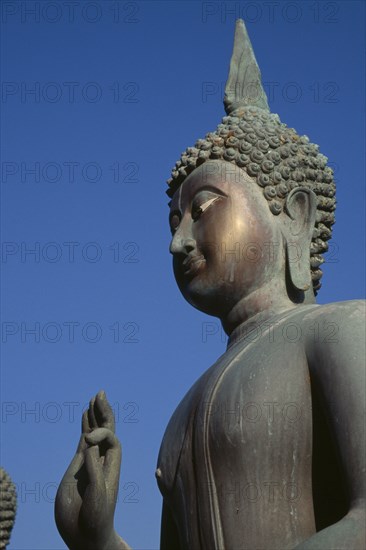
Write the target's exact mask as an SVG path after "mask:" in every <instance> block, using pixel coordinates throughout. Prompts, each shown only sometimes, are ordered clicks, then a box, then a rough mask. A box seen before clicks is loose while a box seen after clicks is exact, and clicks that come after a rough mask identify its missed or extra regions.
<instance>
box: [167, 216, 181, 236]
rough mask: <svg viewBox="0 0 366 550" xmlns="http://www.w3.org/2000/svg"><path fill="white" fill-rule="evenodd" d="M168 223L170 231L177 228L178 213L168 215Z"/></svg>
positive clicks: (174, 230) (178, 221) (173, 231)
mask: <svg viewBox="0 0 366 550" xmlns="http://www.w3.org/2000/svg"><path fill="white" fill-rule="evenodd" d="M169 224H170V230H171V232H172V233H175V232H176V230H177V229H178V225H179V224H180V216H178V214H173V215H172V216H171V217H170V220H169Z"/></svg>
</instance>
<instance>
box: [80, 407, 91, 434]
mask: <svg viewBox="0 0 366 550" xmlns="http://www.w3.org/2000/svg"><path fill="white" fill-rule="evenodd" d="M90 431H91V429H90V426H89V418H88V411H87V410H86V411H84V412H83V416H82V417H81V433H83V434H87V433H89V432H90Z"/></svg>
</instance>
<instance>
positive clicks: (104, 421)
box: [94, 390, 115, 432]
mask: <svg viewBox="0 0 366 550" xmlns="http://www.w3.org/2000/svg"><path fill="white" fill-rule="evenodd" d="M94 414H95V417H96V420H97V422H98V425H99V426H100V427H101V428H107V429H108V430H111V431H112V432H114V429H115V423H114V414H113V410H112V407H111V406H110V404H109V402H108V399H107V396H106V394H105V392H104V391H103V390H102V391H100V392H99V393H98V394H97V395H96V398H95V405H94Z"/></svg>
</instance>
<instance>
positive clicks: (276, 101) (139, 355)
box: [0, 0, 365, 550]
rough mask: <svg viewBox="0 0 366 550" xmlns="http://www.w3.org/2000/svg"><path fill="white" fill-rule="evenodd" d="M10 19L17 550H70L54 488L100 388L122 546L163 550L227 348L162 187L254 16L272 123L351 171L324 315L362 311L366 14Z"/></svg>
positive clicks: (8, 262)
mask: <svg viewBox="0 0 366 550" xmlns="http://www.w3.org/2000/svg"><path fill="white" fill-rule="evenodd" d="M66 4H67V3H66ZM37 6H38V8H39V10H40V12H39V14H38V13H37V11H36V13H35V14H34V13H33V14H32V13H31V10H32V9H36V10H37V9H38V8H37ZM2 10H3V12H2V103H1V107H2V138H3V139H2V182H1V185H2V239H1V240H2V243H3V249H2V252H3V255H2V275H3V277H2V299H3V302H2V331H3V344H2V371H1V392H2V393H1V399H2V417H1V424H0V426H1V436H2V450H1V464H2V465H3V466H4V467H5V468H6V469H7V470H8V471H9V473H10V474H11V476H12V478H13V479H14V481H15V482H16V484H17V487H18V493H19V508H18V514H17V520H16V525H15V529H14V532H13V536H12V542H11V545H10V548H11V549H13V550H15V549H16V550H34V549H37V550H38V549H39V550H41V549H43V550H45V549H48V550H49V549H52V550H54V549H61V548H64V544H63V541H62V540H61V538H60V537H59V535H58V533H57V530H56V527H55V524H54V520H53V499H54V495H55V488H56V486H57V484H58V483H59V481H60V479H61V477H62V475H63V472H64V471H65V468H66V466H67V465H68V463H69V461H70V459H71V457H72V455H73V453H74V451H75V448H76V444H77V441H78V438H79V429H80V422H79V420H80V416H81V412H82V409H83V407H84V405H85V404H86V403H87V402H88V400H89V398H90V397H91V396H92V395H94V394H95V393H96V392H97V391H98V390H99V389H101V388H104V389H105V390H106V393H107V395H108V397H109V399H110V401H111V403H112V404H114V408H115V410H116V413H117V432H118V436H119V437H120V439H121V441H122V445H123V466H122V477H121V489H120V497H119V503H118V508H117V513H116V527H117V529H118V531H119V532H120V533H121V534H122V535H123V537H124V538H125V539H126V540H127V541H128V542H129V544H130V545H131V546H132V547H133V548H134V549H149V550H150V549H153V548H154V549H155V548H158V546H159V530H160V508H161V498H160V494H159V491H158V489H157V486H156V484H155V478H154V471H155V464H156V458H157V454H158V450H159V445H160V441H161V438H162V435H163V432H164V429H165V426H166V424H167V422H168V420H169V418H170V416H171V414H172V412H173V410H174V408H175V407H176V405H177V404H178V402H179V401H180V399H181V398H182V397H183V395H184V393H185V392H186V391H187V390H188V389H189V387H190V386H191V384H192V383H193V382H194V381H195V380H196V378H197V377H198V376H199V375H200V374H201V373H202V372H203V371H204V370H205V369H206V368H208V367H209V366H210V365H211V364H212V363H213V362H214V360H215V359H216V358H217V357H218V356H219V355H220V354H221V353H222V352H223V351H224V349H225V338H224V337H223V336H222V334H221V332H220V326H219V322H218V321H217V320H216V319H213V318H209V317H206V316H205V315H203V314H201V313H200V312H198V311H196V310H194V309H193V308H191V307H190V306H189V305H188V304H186V303H185V302H184V300H183V298H182V297H181V296H180V294H179V291H178V289H177V288H176V286H175V282H174V278H173V274H172V269H171V258H170V256H169V254H168V244H169V230H168V224H167V213H168V209H167V206H166V203H167V198H166V196H165V188H166V186H165V180H166V179H167V178H168V177H169V175H170V170H171V167H172V166H173V164H174V163H175V161H176V160H177V158H178V157H179V155H180V153H181V151H183V150H184V149H185V148H186V147H187V146H191V145H193V144H194V142H195V141H196V139H198V138H200V137H203V136H204V135H205V133H206V132H208V131H210V130H213V129H214V128H215V127H216V125H217V124H218V123H219V122H220V119H221V117H222V116H223V114H224V110H223V105H222V94H223V92H222V89H221V88H222V85H223V84H224V83H225V81H226V78H227V72H228V65H229V60H230V55H231V51H232V43H233V32H234V22H235V19H236V17H238V16H242V17H244V19H246V20H247V27H248V31H249V34H250V36H251V39H252V42H253V46H254V49H255V52H256V56H257V60H258V63H259V65H260V67H261V70H262V76H263V80H264V82H265V83H266V86H267V90H269V89H270V90H271V91H272V98H270V104H271V108H272V111H274V112H277V113H279V115H280V117H281V119H282V121H283V122H286V123H287V124H288V125H289V126H292V127H294V128H296V130H297V131H298V132H299V133H302V134H307V135H308V136H309V137H310V139H311V140H312V141H313V142H315V143H318V144H319V145H320V147H321V151H322V152H323V153H324V154H325V155H326V156H328V157H329V159H330V161H331V163H332V165H333V167H334V168H335V171H336V177H337V184H338V191H337V197H338V208H337V223H336V225H335V230H334V238H333V241H332V243H333V244H332V247H331V254H330V260H331V261H330V262H329V263H328V265H327V264H326V265H325V267H324V278H323V288H322V290H321V291H320V293H319V300H318V301H319V302H320V303H325V302H331V301H337V300H347V299H351V298H360V297H363V296H364V291H365V288H364V280H365V270H364V221H365V200H364V181H365V177H364V176H365V166H364V162H365V157H364V151H365V128H364V120H365V79H364V63H365V59H364V57H365V54H364V51H365V43H364V42H365V38H364V37H365V23H364V21H365V5H364V3H363V2H357V1H349V0H347V1H340V2H316V1H315V2H280V1H278V2H276V3H273V7H272V8H271V9H270V7H269V5H268V3H267V2H250V3H244V2H216V3H215V2H202V3H201V2H195V1H191V2H179V1H172V2H168V1H166V2H161V1H146V2H144V1H143V2H134V1H132V2H119V1H113V2H110V1H109V0H104V1H95V2H88V1H85V0H81V1H79V2H76V3H72V4H70V5H65V3H64V2H62V1H55V0H53V2H48V1H47V0H43V1H42V2H33V1H31V0H29V1H27V2H11V1H5V0H4V1H3V2H2ZM235 12H236V13H235ZM32 89H33V90H34V93H33V94H32V93H30V90H32ZM32 169H33V172H32V171H31V170H32ZM29 170H30V171H29ZM31 249H33V250H35V253H34V254H31V253H27V251H29V250H31ZM30 329H34V330H35V333H33V334H31V333H30V332H27V331H29V330H30ZM36 340H39V341H38V342H37V341H36ZM32 411H33V412H32Z"/></svg>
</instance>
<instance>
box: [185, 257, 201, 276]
mask: <svg viewBox="0 0 366 550" xmlns="http://www.w3.org/2000/svg"><path fill="white" fill-rule="evenodd" d="M205 263H206V260H205V258H204V256H202V254H201V255H199V256H187V257H186V258H185V260H184V261H183V263H182V268H183V275H184V276H185V277H194V276H195V275H197V273H198V272H199V271H201V269H202V268H203V266H204V264H205Z"/></svg>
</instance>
